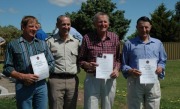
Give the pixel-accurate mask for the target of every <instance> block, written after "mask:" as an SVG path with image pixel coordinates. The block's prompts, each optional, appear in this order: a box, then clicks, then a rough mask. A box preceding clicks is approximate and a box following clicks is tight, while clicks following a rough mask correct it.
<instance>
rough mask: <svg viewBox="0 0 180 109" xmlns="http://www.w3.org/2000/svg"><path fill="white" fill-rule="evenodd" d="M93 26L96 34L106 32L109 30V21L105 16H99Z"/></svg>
mask: <svg viewBox="0 0 180 109" xmlns="http://www.w3.org/2000/svg"><path fill="white" fill-rule="evenodd" d="M94 26H95V27H96V29H97V32H106V31H107V30H108V28H109V21H108V17H107V16H106V15H100V16H98V18H97V21H96V22H95V24H94Z"/></svg>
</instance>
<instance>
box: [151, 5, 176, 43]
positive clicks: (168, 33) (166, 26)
mask: <svg viewBox="0 0 180 109" xmlns="http://www.w3.org/2000/svg"><path fill="white" fill-rule="evenodd" d="M172 16H173V11H171V10H168V11H167V8H166V7H165V5H164V4H163V3H162V4H161V5H160V6H159V7H158V8H157V9H155V11H154V12H153V13H152V14H151V21H152V25H153V26H152V29H151V36H152V37H156V38H158V39H160V40H161V41H162V42H170V41H175V36H174V33H176V29H175V28H177V27H176V22H175V20H174V19H173V17H172Z"/></svg>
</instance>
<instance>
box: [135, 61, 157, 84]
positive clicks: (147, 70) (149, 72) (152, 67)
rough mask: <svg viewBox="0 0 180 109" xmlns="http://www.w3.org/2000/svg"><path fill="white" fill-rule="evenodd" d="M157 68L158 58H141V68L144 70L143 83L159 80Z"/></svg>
mask: <svg viewBox="0 0 180 109" xmlns="http://www.w3.org/2000/svg"><path fill="white" fill-rule="evenodd" d="M156 69H157V60H156V59H139V70H140V71H141V72H142V75H141V76H140V83H141V84H152V83H155V82H157V81H158V76H157V75H156V73H155V71H156Z"/></svg>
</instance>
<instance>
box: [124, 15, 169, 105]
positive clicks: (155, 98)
mask: <svg viewBox="0 0 180 109" xmlns="http://www.w3.org/2000/svg"><path fill="white" fill-rule="evenodd" d="M136 28H137V31H138V36H137V37H135V38H133V39H131V40H128V41H126V42H125V44H124V46H123V51H122V68H121V70H122V73H123V76H124V77H125V78H127V82H128V83H127V93H128V95H127V101H128V109H142V108H143V107H144V108H145V109H159V107H160V99H161V90H160V83H159V80H157V82H155V83H153V84H140V76H141V74H142V72H141V71H139V59H149V60H150V59H156V60H157V69H156V71H155V72H154V73H155V74H156V75H157V76H158V77H159V78H164V74H165V73H164V70H165V65H166V60H167V55H166V52H165V49H164V47H163V44H162V42H161V41H160V40H158V39H155V38H152V37H150V35H149V33H150V30H151V21H150V19H149V18H148V17H145V16H143V17H141V18H139V19H138V20H137V25H136Z"/></svg>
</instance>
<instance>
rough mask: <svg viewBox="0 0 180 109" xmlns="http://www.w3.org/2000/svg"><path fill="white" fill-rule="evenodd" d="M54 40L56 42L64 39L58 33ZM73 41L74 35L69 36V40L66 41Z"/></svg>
mask: <svg viewBox="0 0 180 109" xmlns="http://www.w3.org/2000/svg"><path fill="white" fill-rule="evenodd" d="M54 39H55V40H62V39H61V36H60V35H59V33H57V34H55V35H54ZM71 40H72V41H74V38H73V36H72V35H70V34H69V35H68V37H67V39H66V41H71Z"/></svg>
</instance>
